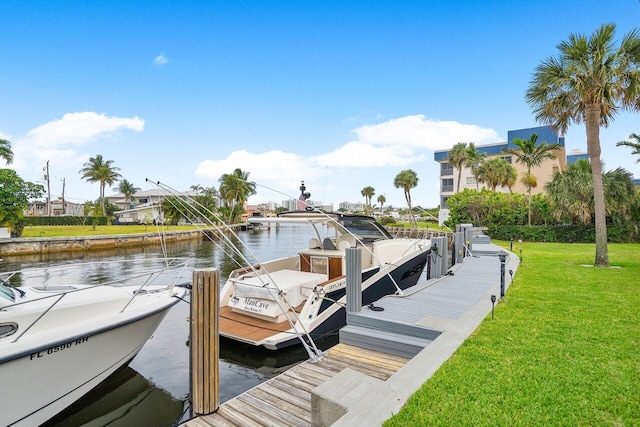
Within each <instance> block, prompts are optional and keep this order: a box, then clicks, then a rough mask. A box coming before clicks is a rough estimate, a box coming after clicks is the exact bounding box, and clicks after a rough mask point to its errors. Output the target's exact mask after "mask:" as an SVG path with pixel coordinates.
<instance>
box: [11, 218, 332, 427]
mask: <svg viewBox="0 0 640 427" xmlns="http://www.w3.org/2000/svg"><path fill="white" fill-rule="evenodd" d="M310 237H312V235H311V234H310V230H308V229H306V228H304V227H301V226H283V227H281V228H280V230H278V231H276V230H270V231H266V230H263V231H249V232H240V233H238V237H237V238H235V237H232V240H233V242H234V244H236V246H238V247H240V248H241V249H242V251H243V253H244V254H245V256H246V257H248V258H249V260H250V261H251V262H253V261H254V260H255V258H257V259H259V260H261V261H265V260H268V259H274V258H280V257H284V256H287V255H291V254H292V253H294V252H295V250H296V249H298V248H300V247H303V246H304V245H306V244H307V242H308V240H309V238H310ZM240 241H242V242H244V243H245V244H246V247H244V246H242V245H240ZM247 248H248V249H247ZM249 251H251V254H253V255H255V258H253V257H252V256H251V254H250V253H249ZM167 252H168V256H170V257H171V256H174V257H188V258H190V259H192V260H193V265H194V268H196V269H197V268H210V267H216V268H219V269H220V272H221V281H222V280H223V278H226V276H227V275H228V274H229V272H230V271H231V270H233V269H234V268H237V267H238V265H237V264H236V262H235V261H234V260H239V259H240V257H239V256H237V255H231V252H230V251H229V250H228V249H227V248H225V249H223V248H221V247H219V246H217V245H215V244H212V243H211V242H202V243H201V242H181V243H176V244H173V245H171V246H169V247H168V248H167ZM161 256H162V255H161V249H160V247H153V248H135V249H133V248H127V249H122V250H117V251H105V252H98V253H90V254H76V255H73V254H57V255H52V256H49V257H41V256H34V257H11V258H10V257H5V260H4V262H2V263H0V271H13V270H24V271H25V274H24V275H23V277H22V279H21V280H22V281H23V282H24V283H28V282H29V280H28V274H27V273H26V272H28V269H29V268H33V267H46V266H52V265H60V264H64V265H68V266H69V268H68V271H69V273H68V274H69V279H70V281H73V280H74V279H80V277H74V274H76V273H77V275H79V274H80V273H79V272H75V271H74V268H73V265H74V263H77V262H78V260H82V261H118V262H119V263H120V264H126V263H127V261H130V260H138V259H146V260H149V261H150V262H151V261H152V260H154V259H157V258H159V257H161ZM132 265H134V264H133V263H132ZM134 268H135V267H134ZM109 274H111V273H110V271H109V270H108V269H107V270H106V271H105V272H104V273H103V274H102V276H101V278H100V280H109V279H110V277H109ZM114 274H115V273H114ZM190 278H191V272H188V273H187V275H186V280H183V282H185V281H189V280H190ZM188 316H189V305H188V304H187V303H184V302H180V303H178V304H177V305H175V306H174V307H173V308H172V309H171V310H170V311H169V313H168V314H167V317H165V319H164V321H163V322H162V324H161V325H160V327H159V328H158V329H157V331H156V333H155V334H154V335H153V337H152V339H150V340H149V341H148V342H147V343H146V345H145V346H144V347H143V349H142V350H141V351H140V353H139V354H138V355H137V356H136V358H135V359H133V361H132V362H131V363H130V365H129V366H128V367H127V368H125V369H122V370H120V371H119V372H117V373H115V374H114V375H112V376H111V377H109V378H108V379H107V380H105V381H104V382H103V383H102V384H101V385H100V386H98V387H97V388H96V389H94V390H93V391H92V392H90V393H89V394H88V395H86V396H85V397H84V398H82V399H81V400H79V401H78V402H76V403H75V404H74V405H72V406H71V407H69V408H68V409H67V410H66V411H64V412H63V413H61V414H59V415H58V416H57V417H55V418H54V419H53V420H51V421H50V422H49V423H48V424H47V425H50V426H79V425H87V426H107V425H108V426H171V425H174V424H175V423H176V422H178V421H180V420H183V421H184V420H186V419H187V418H188V410H187V406H186V401H187V396H188V393H189V347H188V345H187V340H188V335H189V324H188V321H187V318H188ZM336 341H337V338H334V339H333V340H329V341H327V342H325V343H324V345H322V347H328V346H330V345H331V344H333V343H335V342H336ZM220 357H221V360H220V399H221V401H222V402H224V401H226V400H229V399H231V398H233V397H235V396H237V395H238V394H241V393H242V392H244V391H246V390H248V389H250V388H252V387H254V386H256V385H258V384H260V383H262V382H264V381H266V380H268V379H269V378H272V377H274V376H276V375H277V374H279V373H280V372H283V371H285V370H286V369H288V368H289V367H290V366H291V365H293V364H296V363H298V362H300V361H302V360H306V358H307V355H306V352H305V351H304V350H303V349H302V348H300V346H298V347H297V348H295V349H293V350H291V351H288V352H279V353H275V354H274V353H273V352H268V351H256V350H255V349H251V348H248V347H246V346H241V345H237V344H234V343H230V342H228V341H224V340H223V341H222V342H221V348H220ZM185 410H187V414H186V415H185V416H183V413H184V412H185Z"/></svg>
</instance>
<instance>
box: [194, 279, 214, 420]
mask: <svg viewBox="0 0 640 427" xmlns="http://www.w3.org/2000/svg"><path fill="white" fill-rule="evenodd" d="M219 299H220V273H219V271H218V270H217V269H203V270H195V271H194V272H193V290H192V293H191V344H190V371H191V378H190V400H191V412H192V416H197V415H206V414H211V413H212V412H215V411H216V410H217V409H218V407H219V406H220V375H219V357H220V346H219V341H220V339H219V335H218V333H219V325H220V322H219V317H218V316H219V310H218V304H219Z"/></svg>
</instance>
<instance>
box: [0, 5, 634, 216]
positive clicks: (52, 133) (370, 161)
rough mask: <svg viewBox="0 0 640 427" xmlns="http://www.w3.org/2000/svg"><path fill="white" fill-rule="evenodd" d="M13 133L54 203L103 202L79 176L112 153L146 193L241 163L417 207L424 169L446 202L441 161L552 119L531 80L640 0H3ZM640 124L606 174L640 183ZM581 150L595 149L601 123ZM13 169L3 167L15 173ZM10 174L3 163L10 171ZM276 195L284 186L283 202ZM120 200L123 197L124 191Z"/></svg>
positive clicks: (607, 132) (605, 143) (4, 69)
mask: <svg viewBox="0 0 640 427" xmlns="http://www.w3.org/2000/svg"><path fill="white" fill-rule="evenodd" d="M0 11H1V16H2V26H3V31H2V34H1V35H0V61H1V62H0V97H1V99H2V102H1V103H0V137H3V138H5V139H9V140H10V141H11V142H12V144H13V149H14V152H15V159H14V163H13V164H12V165H10V166H9V167H12V168H14V169H16V171H17V172H18V173H19V174H20V176H22V177H23V178H24V179H26V180H30V181H38V180H42V168H43V167H44V165H45V163H46V161H47V160H49V167H50V176H51V193H52V197H54V198H55V197H57V196H60V195H61V193H62V179H65V181H66V189H65V196H66V198H68V199H71V200H74V201H84V200H94V199H96V198H97V197H98V192H99V191H98V186H97V185H92V184H88V183H86V182H84V181H82V180H81V179H80V175H79V174H78V171H79V170H80V169H81V168H82V165H83V163H84V162H86V161H87V160H88V158H89V157H91V156H95V155H96V154H102V155H103V157H104V158H105V159H109V160H113V162H114V164H115V165H116V166H118V167H120V169H121V171H120V173H121V174H122V175H123V177H124V178H126V179H128V180H129V181H132V182H133V183H134V184H135V185H136V186H138V187H141V188H142V189H147V188H154V187H153V186H150V185H149V184H147V183H146V182H145V179H146V178H149V179H150V180H152V181H162V182H163V183H165V184H167V185H170V186H172V187H174V188H176V189H178V190H186V189H188V188H189V187H190V186H191V185H193V184H199V185H202V186H205V187H209V186H216V187H217V186H218V178H219V177H220V176H221V175H222V174H224V173H229V172H231V171H233V169H235V168H237V167H240V168H241V169H243V170H244V171H247V172H249V173H250V179H251V180H253V181H255V182H256V183H257V184H258V195H257V196H255V197H253V198H252V199H251V201H252V202H256V203H257V202H263V201H269V200H273V201H277V202H280V201H281V200H283V199H285V198H286V197H285V195H291V196H292V197H297V195H298V194H299V191H298V187H299V185H300V181H301V180H304V181H305V182H306V185H307V188H308V191H310V192H311V193H312V199H313V200H322V201H324V202H325V203H334V207H335V208H336V209H337V207H338V203H340V202H341V201H353V202H357V201H363V200H364V199H363V197H362V196H361V194H360V190H362V188H364V187H365V186H372V187H374V188H375V190H376V195H375V196H374V199H375V198H377V196H378V195H380V194H384V195H385V197H386V199H387V204H393V205H395V206H403V205H405V202H404V197H403V194H402V191H401V190H400V189H396V188H394V186H393V178H394V177H395V176H396V175H397V174H398V172H400V171H401V170H402V169H413V170H415V171H416V172H417V174H418V178H419V183H418V186H417V187H416V188H415V189H414V190H413V191H412V198H413V203H414V205H422V206H424V207H435V206H436V205H437V204H438V183H439V181H438V173H439V168H438V164H437V163H436V162H434V161H433V151H434V150H438V149H446V148H450V147H451V146H452V145H453V144H455V143H456V142H458V141H463V142H471V141H474V142H476V144H482V143H490V142H498V141H504V140H506V138H507V131H509V130H512V129H520V128H528V127H533V126H537V125H538V123H536V122H535V120H534V117H533V115H532V113H531V109H530V108H529V106H528V105H527V103H526V102H525V100H524V93H525V91H526V89H527V86H528V83H529V81H530V79H531V75H532V73H533V72H534V70H535V67H536V66H537V65H538V64H539V63H540V62H541V61H542V60H544V59H546V58H547V57H549V56H551V55H555V54H556V53H557V50H556V45H557V44H558V43H559V42H560V41H562V40H566V39H567V36H568V35H569V34H570V33H584V34H590V33H591V32H592V31H593V30H595V29H596V28H597V27H599V26H600V25H601V24H602V23H606V22H613V23H615V24H616V25H617V36H618V38H620V37H622V35H623V34H625V33H626V32H628V31H629V30H631V29H632V28H634V27H640V2H638V1H637V0H616V1H613V2H605V1H595V0H584V1H539V2H531V1H519V0H514V1H494V2H486V1H485V2H481V1H458V2H449V1H428V2H427V1H377V2H363V1H349V2H344V1H322V2H304V1H299V2H285V1H280V2H273V1H265V2H245V1H233V2H228V1H207V2H200V1H190V2H167V1H154V2H65V1H63V2H48V1H29V2H10V1H4V2H0ZM632 132H635V133H640V114H631V113H622V114H621V115H619V116H618V117H617V119H616V121H615V122H614V123H613V124H612V125H611V126H610V127H609V128H608V129H603V130H602V132H601V144H602V149H603V154H602V157H603V159H604V161H605V169H607V170H608V169H614V168H616V167H618V166H622V167H624V168H626V169H627V170H629V171H631V172H632V173H634V175H635V176H636V177H640V165H639V164H638V163H636V162H635V160H636V159H635V158H633V157H632V156H631V155H630V152H631V150H630V149H628V148H623V147H615V143H616V142H617V141H620V140H623V139H626V138H627V137H628V135H629V134H630V133H632ZM566 147H567V152H569V151H571V150H572V149H581V150H583V151H586V137H585V130H584V126H582V125H578V126H573V127H572V128H570V129H569V131H568V132H567V134H566ZM1 162H2V161H0V163H1ZM0 166H2V165H0ZM270 188H273V189H276V190H278V192H273V191H271V190H269V189H270ZM107 194H113V189H107Z"/></svg>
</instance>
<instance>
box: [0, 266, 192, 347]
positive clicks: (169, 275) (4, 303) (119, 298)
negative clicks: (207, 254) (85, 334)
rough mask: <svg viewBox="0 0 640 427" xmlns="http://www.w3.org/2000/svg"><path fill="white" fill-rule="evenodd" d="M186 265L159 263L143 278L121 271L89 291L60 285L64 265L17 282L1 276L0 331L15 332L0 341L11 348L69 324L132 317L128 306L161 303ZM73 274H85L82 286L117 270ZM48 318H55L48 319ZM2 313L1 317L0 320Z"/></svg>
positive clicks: (97, 269)
mask: <svg viewBox="0 0 640 427" xmlns="http://www.w3.org/2000/svg"><path fill="white" fill-rule="evenodd" d="M132 263H133V261H132V262H130V263H128V265H127V268H131V267H132ZM188 265H189V261H188V259H186V258H171V259H164V260H163V261H162V265H159V266H156V267H149V268H147V271H144V272H143V273H139V274H135V275H126V271H123V272H122V273H120V274H118V276H119V277H117V278H116V279H113V280H108V281H104V280H103V279H101V278H100V277H98V278H96V279H95V281H98V282H101V283H98V284H93V285H79V284H78V285H75V284H65V283H64V281H65V276H67V275H68V272H66V271H65V270H66V269H68V268H71V267H70V266H68V265H64V266H60V267H57V268H50V267H48V268H44V269H33V270H30V271H29V272H28V273H27V274H25V273H24V272H20V273H22V274H21V275H20V276H18V273H19V272H7V273H2V274H0V280H1V282H0V287H1V288H2V289H1V290H2V292H0V327H2V325H5V324H7V325H9V324H13V325H16V326H15V327H13V328H11V329H10V330H8V331H7V332H6V333H2V334H1V335H0V339H1V338H7V337H9V336H11V342H12V343H16V342H18V341H19V340H20V339H21V338H23V337H26V336H27V335H30V334H36V333H40V332H46V331H47V330H52V329H54V328H56V327H61V326H63V325H66V324H69V323H70V322H80V321H82V319H84V318H85V317H91V318H95V317H96V316H99V315H100V314H101V313H104V314H107V313H113V312H120V313H125V311H132V310H134V307H136V306H137V304H135V303H134V301H136V299H140V298H141V297H142V296H143V295H145V296H147V297H146V298H145V301H144V304H149V303H150V302H152V301H153V298H150V297H149V296H150V295H152V294H157V298H162V297H163V296H165V295H166V294H167V293H172V291H173V288H174V286H175V285H176V283H177V281H178V280H179V278H180V277H182V275H183V274H184V272H185V270H186V268H187V267H188ZM73 268H80V269H83V270H87V271H89V273H88V274H87V275H86V276H85V278H84V281H85V282H91V277H92V276H100V274H99V273H100V271H101V269H103V268H108V269H112V268H117V265H116V263H109V262H107V263H104V262H102V263H82V264H74V265H73ZM137 271H140V269H139V268H138V270H137ZM18 277H20V279H21V282H22V283H21V286H20V287H16V286H13V285H12V284H11V282H12V281H17V278H18ZM160 282H162V283H160ZM35 283H39V284H37V285H36V284H35ZM30 284H32V285H31V286H30ZM107 288H110V289H108V290H107ZM114 289H115V290H116V291H117V292H114ZM141 304H143V303H142V302H141ZM54 312H55V313H56V314H55V315H52V313H54ZM3 313H5V316H2V314H3ZM3 318H6V320H7V321H4V320H3Z"/></svg>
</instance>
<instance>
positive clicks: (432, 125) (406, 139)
mask: <svg viewBox="0 0 640 427" xmlns="http://www.w3.org/2000/svg"><path fill="white" fill-rule="evenodd" d="M353 133H355V134H356V136H357V137H358V140H359V141H363V142H369V143H371V144H374V145H383V146H390V147H403V146H409V147H417V148H426V149H429V150H438V149H446V148H450V147H452V146H453V145H454V144H456V143H457V142H475V143H476V144H483V143H489V142H497V141H498V140H499V138H498V134H497V133H496V131H494V130H493V129H487V128H481V127H479V126H476V125H467V124H463V123H458V122H454V121H439V120H432V119H428V118H426V117H425V116H423V115H415V116H406V117H401V118H398V119H392V120H389V121H387V122H383V123H378V124H375V125H366V126H361V127H359V128H357V129H354V130H353Z"/></svg>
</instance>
